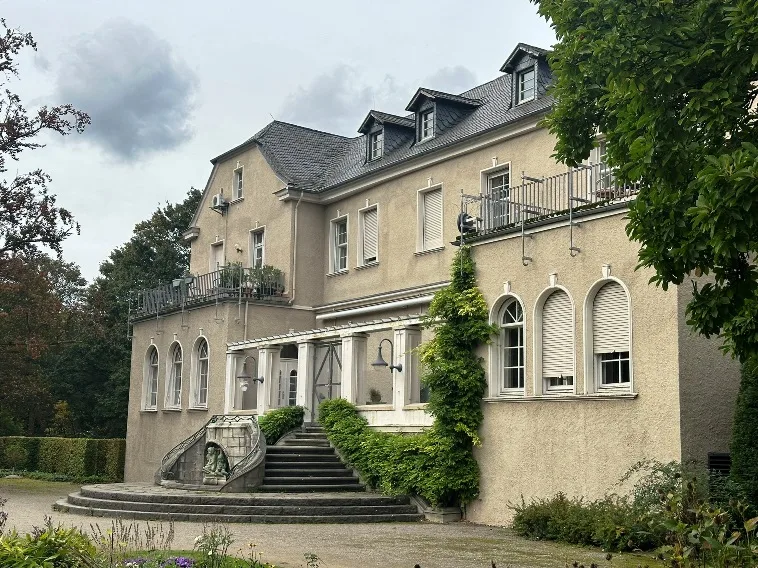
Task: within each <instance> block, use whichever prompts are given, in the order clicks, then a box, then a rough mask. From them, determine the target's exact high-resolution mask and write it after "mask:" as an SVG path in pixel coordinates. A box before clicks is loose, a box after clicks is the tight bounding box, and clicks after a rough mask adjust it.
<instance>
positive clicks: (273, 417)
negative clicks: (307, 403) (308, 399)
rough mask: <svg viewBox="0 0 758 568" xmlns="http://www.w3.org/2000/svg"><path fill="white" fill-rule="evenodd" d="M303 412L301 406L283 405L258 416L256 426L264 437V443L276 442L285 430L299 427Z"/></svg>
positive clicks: (301, 423) (271, 443)
mask: <svg viewBox="0 0 758 568" xmlns="http://www.w3.org/2000/svg"><path fill="white" fill-rule="evenodd" d="M304 414H305V410H304V409H303V407H302V406H284V407H282V408H277V409H275V410H272V411H270V412H268V413H266V414H265V415H263V416H259V417H258V426H260V428H261V432H263V435H264V436H265V437H266V444H268V445H273V444H276V442H277V441H278V440H279V438H281V437H282V436H284V435H285V434H286V433H287V432H290V431H292V430H294V429H295V428H300V426H302V425H303V416H304Z"/></svg>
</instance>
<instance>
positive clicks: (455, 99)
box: [405, 87, 482, 111]
mask: <svg viewBox="0 0 758 568" xmlns="http://www.w3.org/2000/svg"><path fill="white" fill-rule="evenodd" d="M422 96H425V97H428V98H430V99H442V100H445V101H450V102H451V103H458V104H462V105H466V106H479V105H480V104H482V101H480V100H479V99H472V98H470V97H464V96H461V95H451V94H450V93H443V92H442V91H435V90H434V89H425V88H424V87H421V88H420V89H419V90H418V91H416V94H415V95H413V98H412V99H411V102H409V103H408V106H407V107H405V110H407V111H415V110H416V105H417V103H418V100H419V98H420V97H422Z"/></svg>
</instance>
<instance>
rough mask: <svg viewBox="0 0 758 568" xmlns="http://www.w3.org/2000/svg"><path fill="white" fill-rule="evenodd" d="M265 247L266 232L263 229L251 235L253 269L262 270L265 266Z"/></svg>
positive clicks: (251, 262) (251, 263) (251, 264)
mask: <svg viewBox="0 0 758 568" xmlns="http://www.w3.org/2000/svg"><path fill="white" fill-rule="evenodd" d="M263 245H264V232H263V229H261V230H259V231H253V232H251V233H250V266H252V267H253V268H260V267H261V266H263V264H264V262H263Z"/></svg>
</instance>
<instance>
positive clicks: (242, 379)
mask: <svg viewBox="0 0 758 568" xmlns="http://www.w3.org/2000/svg"><path fill="white" fill-rule="evenodd" d="M248 359H252V360H253V361H254V362H255V365H256V367H257V366H258V361H257V359H256V358H255V357H253V356H252V355H248V356H247V357H245V358H244V359H243V361H242V372H241V373H240V374H239V375H237V381H238V382H239V385H240V390H241V391H242V392H246V391H247V388H248V386H249V385H250V381H251V380H252V381H253V382H258V383H263V377H253V376H252V375H250V374H249V373H247V372H246V370H247V360H248Z"/></svg>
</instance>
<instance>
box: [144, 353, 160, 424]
mask: <svg viewBox="0 0 758 568" xmlns="http://www.w3.org/2000/svg"><path fill="white" fill-rule="evenodd" d="M153 352H154V353H155V363H153V362H152V361H151V358H150V355H151V354H152V353H153ZM159 366H160V353H159V352H158V347H156V346H155V345H153V344H151V345H150V346H149V347H148V348H147V351H146V352H145V362H144V367H143V382H142V410H144V411H149V412H155V411H157V410H158V391H159V389H160V385H159V382H158V381H159V378H158V368H159ZM153 385H155V389H154V390H153ZM153 396H154V397H155V403H153V402H151V400H152V398H153Z"/></svg>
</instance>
